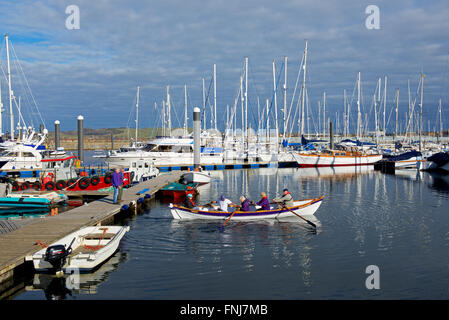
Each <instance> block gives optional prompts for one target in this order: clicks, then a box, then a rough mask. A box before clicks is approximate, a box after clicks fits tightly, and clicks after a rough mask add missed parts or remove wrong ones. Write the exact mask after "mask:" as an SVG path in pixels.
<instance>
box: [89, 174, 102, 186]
mask: <svg viewBox="0 0 449 320" xmlns="http://www.w3.org/2000/svg"><path fill="white" fill-rule="evenodd" d="M99 183H100V177H98V176H94V177H92V178H91V179H90V184H91V185H93V186H96V185H97V184H99Z"/></svg>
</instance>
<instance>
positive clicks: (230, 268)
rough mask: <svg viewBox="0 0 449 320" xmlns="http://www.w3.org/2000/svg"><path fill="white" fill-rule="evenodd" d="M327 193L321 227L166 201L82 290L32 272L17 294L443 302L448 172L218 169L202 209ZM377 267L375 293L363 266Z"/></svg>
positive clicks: (448, 241) (448, 292)
mask: <svg viewBox="0 0 449 320" xmlns="http://www.w3.org/2000/svg"><path fill="white" fill-rule="evenodd" d="M285 187H287V188H289V190H290V192H291V193H292V195H293V197H294V198H295V199H302V198H312V197H317V196H320V195H324V196H325V199H324V201H323V203H322V205H321V207H320V208H319V209H318V211H317V212H316V215H315V216H316V219H315V220H313V221H314V222H315V223H316V224H318V229H317V231H316V232H315V231H314V229H313V228H311V227H310V226H309V225H307V224H306V223H304V222H302V221H301V220H300V219H299V218H297V217H295V216H294V215H293V214H292V219H288V221H277V220H274V221H255V222H239V221H237V222H233V221H232V220H231V221H230V222H229V223H228V224H227V225H226V227H225V229H224V231H223V232H219V227H220V226H221V224H222V222H221V221H220V222H217V221H213V222H205V221H175V220H173V219H172V218H171V215H170V212H169V210H168V203H166V202H164V201H161V200H160V199H153V200H151V202H150V207H149V209H148V210H147V211H145V212H143V213H141V214H138V215H137V216H135V217H132V218H129V219H127V220H125V221H123V224H126V225H130V227H131V230H130V232H128V234H126V236H125V237H124V238H123V240H122V243H121V245H120V251H118V252H117V253H116V254H115V255H114V256H113V257H112V258H111V259H110V260H109V261H108V262H106V263H105V264H104V265H103V266H101V267H100V268H99V269H98V270H97V271H96V272H94V273H93V274H85V275H83V274H82V275H80V277H79V285H78V287H75V288H73V287H70V286H67V282H66V279H65V278H62V279H57V278H52V277H51V276H48V275H35V276H34V278H33V277H31V278H30V279H27V280H26V283H25V288H26V290H23V291H22V292H21V293H20V294H18V295H16V296H15V299H47V298H48V299H53V298H62V299H447V298H448V297H449V255H448V252H449V231H448V230H449V229H448V226H449V210H448V207H449V177H448V176H440V175H436V174H429V173H423V172H418V171H416V170H409V171H406V170H403V171H397V172H396V174H395V175H387V174H383V173H380V172H378V171H374V170H373V169H372V167H369V168H368V167H359V168H354V167H352V168H349V167H348V168H336V169H333V168H322V169H299V168H263V169H254V170H253V169H247V170H245V169H244V170H226V171H215V172H213V179H212V182H211V183H210V184H208V185H206V186H204V187H202V188H201V190H200V196H199V202H200V203H207V202H210V201H211V200H215V199H217V198H218V197H219V196H220V195H221V194H225V195H227V196H228V197H229V198H230V199H231V200H232V201H234V203H235V202H237V201H238V198H239V196H240V195H242V194H244V195H248V196H249V197H250V198H251V200H256V201H257V200H259V193H260V191H265V192H267V194H268V196H269V198H270V199H273V198H274V197H275V196H276V195H279V194H281V193H282V189H283V188H285ZM370 265H375V266H377V267H378V268H379V278H378V281H379V285H380V288H379V289H371V290H370V289H368V288H367V286H366V282H367V278H368V277H370V273H366V268H367V267H368V266H370Z"/></svg>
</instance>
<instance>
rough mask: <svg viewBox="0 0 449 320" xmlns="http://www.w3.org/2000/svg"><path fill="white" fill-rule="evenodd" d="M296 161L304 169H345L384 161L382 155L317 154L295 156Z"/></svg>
mask: <svg viewBox="0 0 449 320" xmlns="http://www.w3.org/2000/svg"><path fill="white" fill-rule="evenodd" d="M294 157H295V160H296V161H297V163H298V165H299V166H300V167H303V168H307V167H343V166H365V165H372V164H374V163H375V162H377V161H379V160H381V159H382V155H380V154H376V155H366V156H354V157H350V156H329V155H317V154H301V153H300V154H295V156H294Z"/></svg>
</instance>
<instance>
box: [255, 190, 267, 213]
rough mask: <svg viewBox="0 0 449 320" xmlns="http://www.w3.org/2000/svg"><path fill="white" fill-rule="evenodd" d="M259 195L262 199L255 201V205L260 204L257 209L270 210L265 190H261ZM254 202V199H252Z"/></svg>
mask: <svg viewBox="0 0 449 320" xmlns="http://www.w3.org/2000/svg"><path fill="white" fill-rule="evenodd" d="M260 196H261V197H262V199H260V200H259V201H258V202H256V205H258V206H261V208H260V209H257V210H271V208H270V200H268V197H267V194H266V193H265V192H261V193H260ZM253 203H254V201H253Z"/></svg>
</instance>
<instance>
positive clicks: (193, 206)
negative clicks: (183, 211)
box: [184, 193, 198, 210]
mask: <svg viewBox="0 0 449 320" xmlns="http://www.w3.org/2000/svg"><path fill="white" fill-rule="evenodd" d="M184 207H186V208H189V209H195V210H197V209H198V206H197V205H196V203H195V201H194V200H193V195H192V194H191V193H189V194H187V196H186V200H185V201H184Z"/></svg>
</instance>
